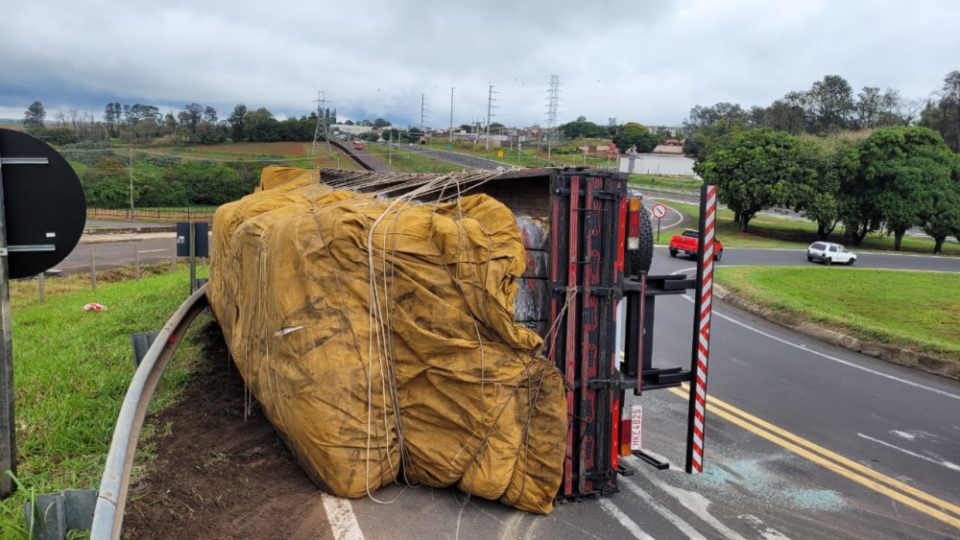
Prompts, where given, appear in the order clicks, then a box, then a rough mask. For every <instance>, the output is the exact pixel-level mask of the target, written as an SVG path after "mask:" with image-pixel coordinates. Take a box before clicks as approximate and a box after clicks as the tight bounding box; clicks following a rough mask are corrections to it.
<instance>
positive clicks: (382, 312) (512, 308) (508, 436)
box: [207, 167, 710, 513]
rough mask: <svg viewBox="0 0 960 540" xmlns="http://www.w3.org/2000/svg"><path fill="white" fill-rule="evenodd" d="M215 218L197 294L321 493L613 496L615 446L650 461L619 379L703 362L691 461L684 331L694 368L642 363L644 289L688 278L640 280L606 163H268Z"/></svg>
mask: <svg viewBox="0 0 960 540" xmlns="http://www.w3.org/2000/svg"><path fill="white" fill-rule="evenodd" d="M213 229H214V240H213V247H212V249H213V253H212V257H211V272H210V282H209V285H208V289H207V292H208V296H209V298H210V303H211V306H212V308H213V312H214V314H215V316H216V319H217V321H218V322H219V324H220V325H221V327H222V329H223V331H224V335H225V338H226V340H227V344H228V346H229V348H230V351H231V354H232V356H233V359H234V362H235V363H236V365H237V367H238V369H239V371H240V373H241V375H242V376H243V378H244V381H245V382H246V387H247V389H248V391H249V392H250V393H251V394H252V396H253V397H254V398H256V399H257V401H259V403H260V404H261V405H262V407H263V409H264V412H265V413H266V415H267V417H268V418H269V419H270V420H271V422H272V423H273V424H274V426H275V427H276V428H277V431H278V432H279V433H280V434H281V436H282V437H283V438H284V440H285V441H286V442H287V444H288V446H289V447H290V448H291V449H292V451H293V452H294V454H295V455H296V456H297V458H298V460H299V461H300V463H301V465H302V466H303V468H304V470H305V471H306V472H307V474H308V475H309V476H310V477H311V478H312V479H313V480H314V481H315V482H316V483H317V484H318V485H319V486H320V487H321V488H322V489H324V490H326V491H329V492H331V493H333V494H336V495H340V496H345V497H360V496H372V497H375V495H374V491H376V490H377V489H378V488H379V487H380V486H382V485H385V484H388V483H391V482H406V483H409V484H426V485H430V486H436V487H445V486H452V485H456V486H457V487H458V488H459V489H461V490H462V491H464V492H466V493H470V494H472V495H476V496H480V497H484V498H487V499H499V500H500V501H502V502H503V503H504V504H508V505H511V506H515V507H517V508H520V509H523V510H527V511H531V512H537V513H548V512H550V511H551V509H552V507H553V502H554V500H555V499H556V498H558V497H560V498H569V497H578V496H582V495H588V494H595V493H600V494H602V493H609V492H613V491H616V485H617V484H616V477H617V475H618V474H629V470H628V468H627V467H625V466H624V465H623V464H622V463H620V462H619V457H620V456H621V455H627V454H629V453H631V452H633V453H635V454H636V455H638V456H640V457H642V458H644V459H645V460H647V461H649V462H651V463H653V464H655V465H658V466H661V467H662V466H664V464H662V463H660V462H658V461H657V460H656V459H654V458H653V457H651V456H649V455H647V454H645V453H644V452H643V451H642V449H640V448H637V447H636V446H637V445H636V444H635V445H633V447H632V446H631V441H630V433H631V425H630V414H629V411H626V410H625V409H626V407H625V400H624V396H625V392H626V391H628V390H631V391H632V393H634V394H636V395H639V394H640V393H641V392H642V391H643V390H650V389H655V388H664V387H669V386H678V385H679V384H681V382H686V381H695V380H697V378H698V377H699V376H701V375H702V377H703V386H702V390H703V394H702V398H701V397H698V396H699V394H696V395H695V389H698V388H700V386H699V385H698V384H693V385H691V395H692V396H693V397H694V398H695V399H693V400H692V401H691V414H690V420H691V421H690V424H691V426H690V430H689V431H690V433H689V434H688V438H689V441H690V444H689V450H688V469H691V467H692V470H698V469H699V467H700V465H699V464H700V463H702V461H701V460H702V447H703V443H702V439H703V424H702V422H703V407H702V406H703V405H705V401H704V400H705V390H706V388H705V383H706V380H705V373H706V357H705V356H704V352H705V351H704V350H702V349H703V347H702V344H701V347H699V349H700V359H699V360H698V359H697V357H696V356H695V357H694V360H693V362H692V364H691V369H682V368H671V369H655V368H654V367H653V364H652V360H651V353H652V337H653V335H652V328H653V306H654V300H655V298H656V296H658V295H662V294H680V293H683V292H684V291H685V290H686V289H688V288H694V287H695V286H696V285H697V284H698V283H699V282H696V281H693V280H689V279H686V277H685V276H661V277H650V276H647V271H648V270H649V267H650V257H651V255H652V236H651V234H650V225H649V218H648V217H647V215H646V212H645V210H643V208H642V205H641V204H640V201H639V199H629V200H628V197H627V186H626V179H625V176H623V175H620V174H616V173H608V172H601V171H592V170H582V169H563V170H560V169H532V170H524V171H512V172H502V173H501V172H496V173H492V172H487V171H484V172H463V173H454V174H445V175H440V174H432V175H414V174H398V173H373V172H356V171H341V170H324V171H322V172H317V171H310V170H301V169H291V168H281V167H268V168H266V169H264V171H263V176H262V182H261V186H260V188H259V189H258V190H257V191H256V192H255V193H253V194H252V195H249V196H247V197H245V198H243V199H241V200H240V201H237V202H234V203H230V204H227V205H224V206H222V207H220V208H219V209H218V210H217V212H216V214H215V216H214V227H213ZM704 236H705V235H701V237H704ZM706 236H708V237H709V236H710V235H706ZM701 252H703V251H701ZM701 267H702V265H701ZM701 282H702V281H701ZM707 294H709V291H707ZM701 295H702V293H700V290H699V289H698V295H697V298H698V310H697V312H698V313H700V302H699V299H700V298H701ZM706 330H707V337H708V336H709V321H708V324H707V327H706ZM697 332H699V333H700V334H701V335H702V333H703V325H702V324H700V325H698V326H697V327H695V335H696V333H697ZM695 343H696V342H695ZM695 354H696V352H695ZM698 362H700V365H701V366H702V369H698V367H697V366H698ZM698 372H701V373H700V374H698Z"/></svg>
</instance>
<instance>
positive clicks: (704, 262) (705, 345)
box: [686, 185, 717, 473]
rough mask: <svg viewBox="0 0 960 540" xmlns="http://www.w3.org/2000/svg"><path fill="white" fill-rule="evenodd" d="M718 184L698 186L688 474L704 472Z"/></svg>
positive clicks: (688, 427) (688, 428)
mask: <svg viewBox="0 0 960 540" xmlns="http://www.w3.org/2000/svg"><path fill="white" fill-rule="evenodd" d="M716 218H717V186H708V185H703V186H701V188H700V234H699V237H698V239H697V242H698V244H699V245H698V248H699V249H698V250H697V290H696V296H695V299H694V323H693V347H692V348H693V350H692V352H691V359H690V372H691V373H692V374H693V377H692V381H691V382H690V400H689V407H690V408H689V413H688V418H689V419H690V422H689V424H688V426H687V463H686V471H687V472H688V473H694V472H697V473H701V472H703V443H704V435H705V433H706V429H705V426H706V422H707V366H708V364H709V361H710V319H711V315H712V313H713V260H714V258H713V255H714V232H715V231H714V226H715V224H716Z"/></svg>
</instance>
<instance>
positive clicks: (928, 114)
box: [920, 71, 960, 152]
mask: <svg viewBox="0 0 960 540" xmlns="http://www.w3.org/2000/svg"><path fill="white" fill-rule="evenodd" d="M937 95H938V97H939V99H938V100H937V101H933V100H931V101H929V102H928V103H927V106H926V108H925V109H924V110H923V112H922V113H921V115H920V125H922V126H925V127H928V128H930V129H933V130H936V131H939V132H940V135H941V136H942V137H943V140H944V141H946V143H947V145H948V146H949V147H950V148H951V149H952V150H953V151H954V152H960V71H951V72H950V73H948V74H947V76H946V77H944V79H943V87H942V88H941V90H940V91H939V92H937Z"/></svg>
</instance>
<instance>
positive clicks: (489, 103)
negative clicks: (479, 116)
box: [486, 84, 499, 150]
mask: <svg viewBox="0 0 960 540" xmlns="http://www.w3.org/2000/svg"><path fill="white" fill-rule="evenodd" d="M495 93H499V92H494V91H493V85H492V84H491V85H490V88H489V90H488V93H487V141H486V149H487V150H490V119H491V118H493V109H494V105H493V102H494V101H496V100H495V99H493V94H495Z"/></svg>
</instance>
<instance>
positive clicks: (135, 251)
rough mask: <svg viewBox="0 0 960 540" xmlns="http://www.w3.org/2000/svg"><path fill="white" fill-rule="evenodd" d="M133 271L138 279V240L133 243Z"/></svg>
mask: <svg viewBox="0 0 960 540" xmlns="http://www.w3.org/2000/svg"><path fill="white" fill-rule="evenodd" d="M133 273H134V275H135V276H136V278H137V280H139V279H140V242H134V243H133Z"/></svg>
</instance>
